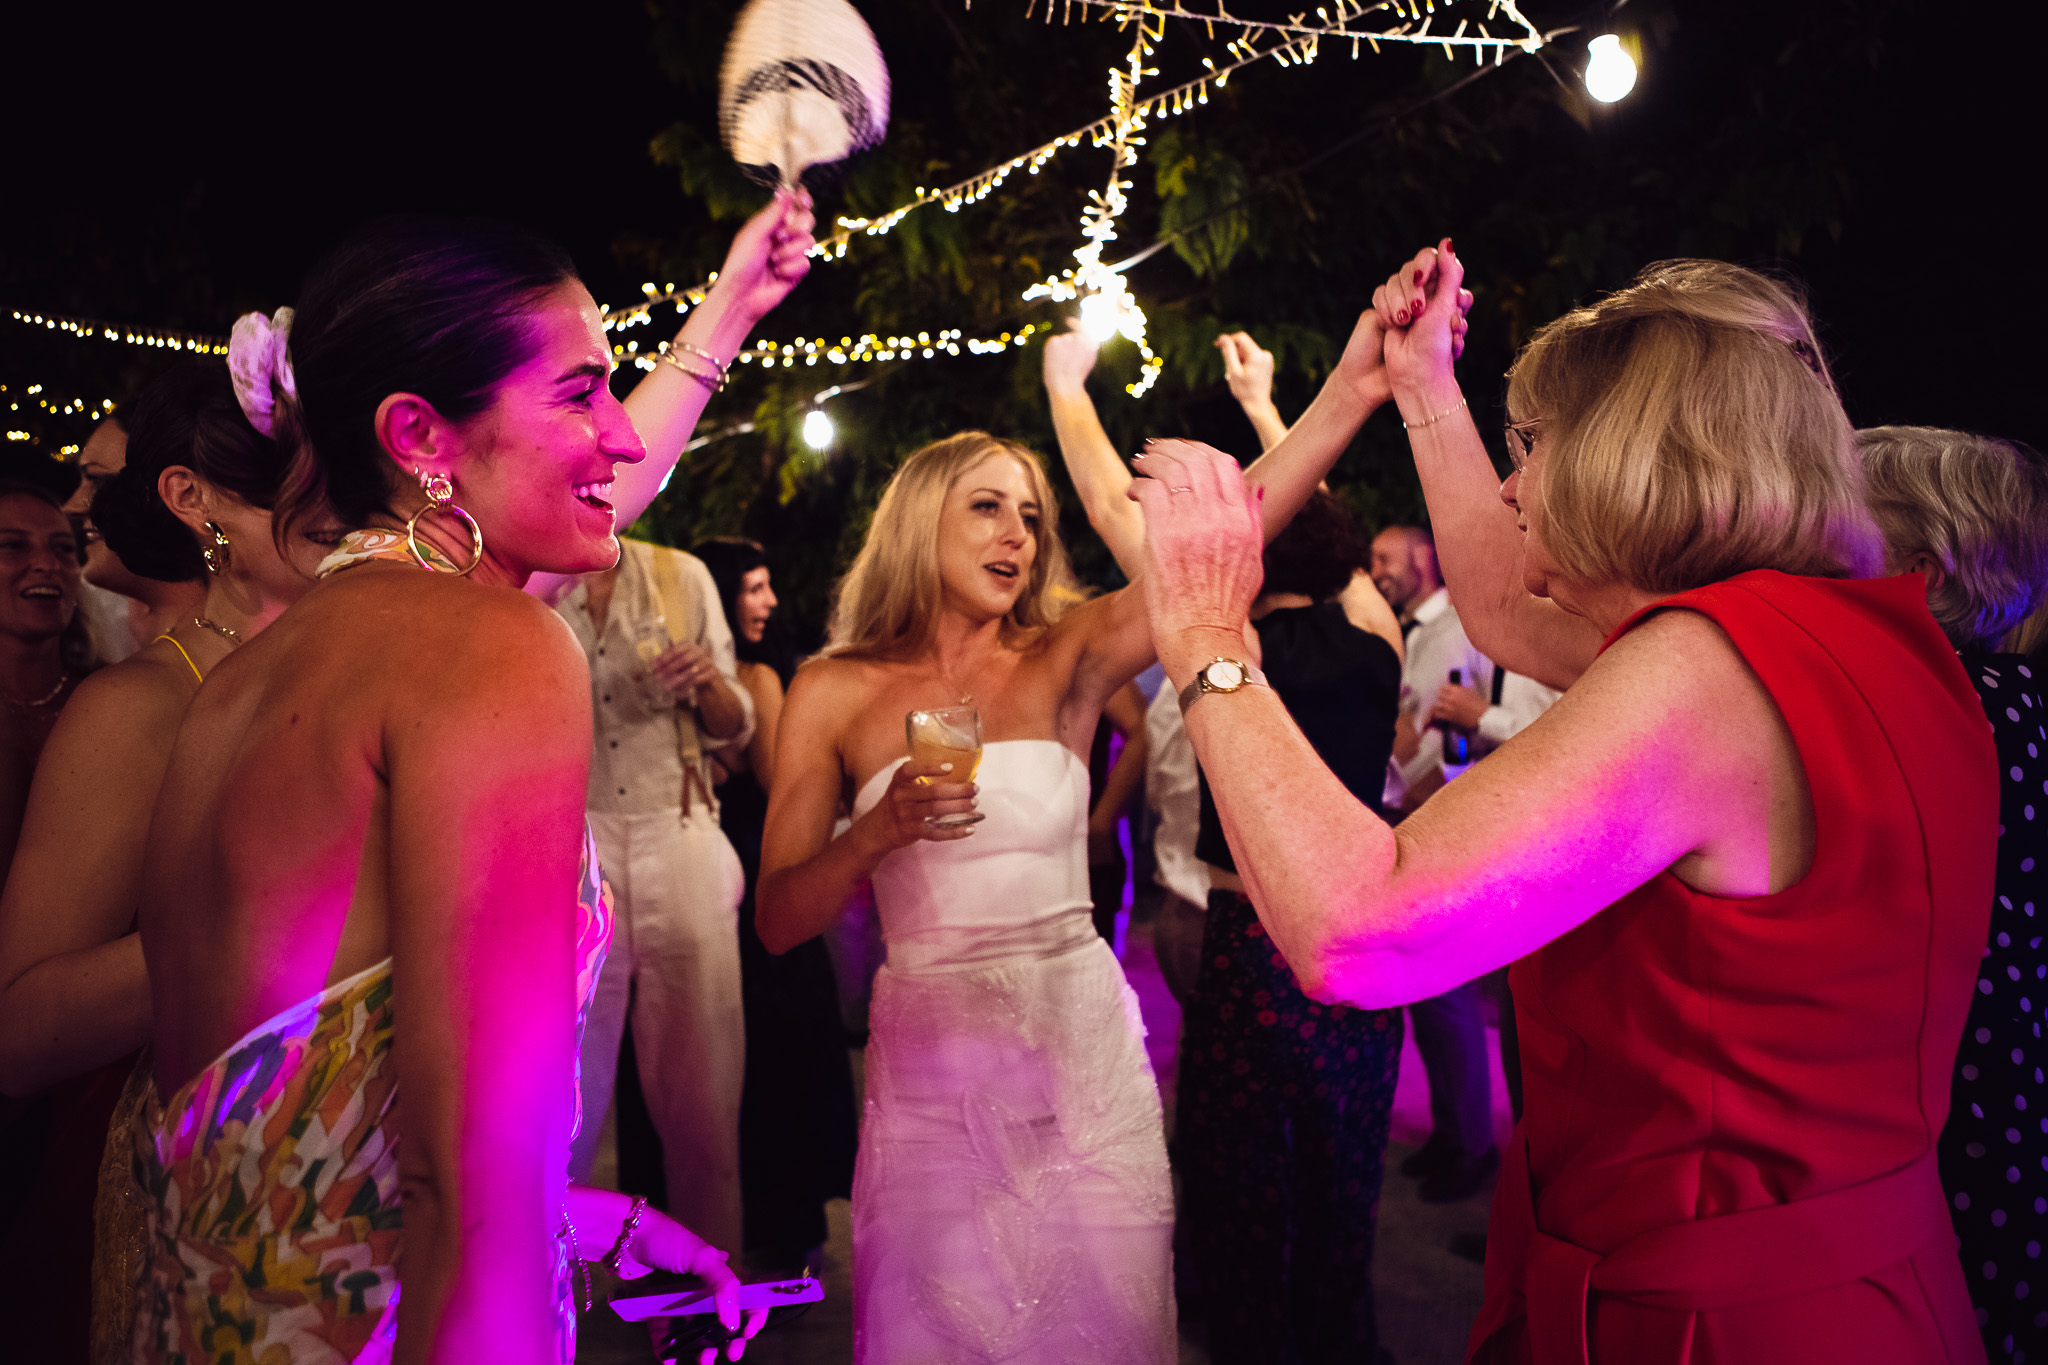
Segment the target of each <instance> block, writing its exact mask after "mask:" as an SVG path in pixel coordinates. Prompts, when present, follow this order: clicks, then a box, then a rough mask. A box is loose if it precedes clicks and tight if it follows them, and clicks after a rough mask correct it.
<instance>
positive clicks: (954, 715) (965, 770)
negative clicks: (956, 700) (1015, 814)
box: [903, 706, 981, 829]
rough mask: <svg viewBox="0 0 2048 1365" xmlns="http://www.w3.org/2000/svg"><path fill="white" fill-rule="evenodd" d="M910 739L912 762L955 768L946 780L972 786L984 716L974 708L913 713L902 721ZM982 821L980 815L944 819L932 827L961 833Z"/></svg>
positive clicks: (972, 813)
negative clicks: (959, 829) (947, 765)
mask: <svg viewBox="0 0 2048 1365" xmlns="http://www.w3.org/2000/svg"><path fill="white" fill-rule="evenodd" d="M903 728H904V730H905V732H906V733H907V734H908V735H909V737H910V761H911V762H912V763H914V764H916V765H917V766H918V767H920V768H936V767H938V766H939V765H940V764H941V763H950V764H952V765H953V771H952V772H951V773H949V774H947V779H948V780H950V781H953V782H972V781H973V780H974V774H975V773H976V772H977V771H978V770H979V769H980V767H981V712H979V711H977V710H975V709H974V708H973V707H972V706H941V707H937V708H935V709H933V710H930V711H912V712H911V713H910V714H909V715H907V716H905V717H904V718H903ZM980 819H981V813H980V812H979V811H967V812H964V813H962V814H959V815H941V816H937V817H935V818H933V819H932V820H931V823H932V825H933V826H935V827H936V828H939V829H958V828H959V827H960V826H962V825H971V824H974V823H975V822H976V821H978V820H980Z"/></svg>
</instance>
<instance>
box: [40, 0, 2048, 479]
mask: <svg viewBox="0 0 2048 1365" xmlns="http://www.w3.org/2000/svg"><path fill="white" fill-rule="evenodd" d="M888 3H890V4H902V5H924V4H927V3H929V4H932V5H943V6H945V7H947V8H948V9H949V10H950V12H951V15H952V17H953V18H954V20H955V21H956V22H958V23H961V24H964V25H970V26H971V25H972V24H974V23H975V22H976V19H977V18H978V11H979V10H980V8H981V7H982V6H993V5H999V4H1006V3H1007V4H1011V5H1015V6H1021V5H1022V3H1023V0H980V4H979V5H977V7H976V11H977V12H967V13H963V12H962V11H961V10H960V9H959V8H958V7H957V5H955V4H953V3H952V0H888ZM1242 8H1244V9H1245V10H1246V12H1260V11H1261V9H1262V7H1259V6H1255V5H1253V4H1251V3H1249V0H1247V3H1246V4H1244V5H1243V6H1242ZM1532 8H1536V9H1537V10H1538V17H1539V18H1540V17H1543V7H1542V6H1541V5H1540V4H1535V5H1532ZM1740 8H1741V10H1742V11H1743V12H1744V13H1747V14H1749V15H1751V16H1752V17H1754V16H1758V15H1768V14H1769V12H1770V10H1769V8H1768V7H1767V6H1766V7H1759V6H1754V5H1748V4H1743V5H1741V6H1740ZM1836 8H1838V9H1840V10H1841V11H1842V12H1843V13H1844V14H1845V15H1851V16H1853V13H1854V11H1855V8H1856V7H1855V6H1854V5H1853V4H1838V5H1837V6H1836ZM1680 9H1681V11H1683V12H1685V13H1686V14H1687V16H1688V17H1687V23H1688V24H1690V25H1691V28H1690V29H1689V30H1687V31H1686V33H1687V38H1686V40H1685V41H1682V42H1680V43H1679V44H1678V45H1677V46H1675V47H1674V48H1672V49H1671V50H1670V51H1669V52H1668V53H1667V54H1666V56H1665V58H1664V61H1665V69H1664V70H1662V71H1659V70H1655V69H1652V70H1650V71H1649V72H1647V73H1646V77H1645V88H1644V95H1646V96H1650V97H1649V98H1639V99H1638V100H1637V103H1636V105H1635V106H1634V107H1630V106H1623V108H1622V110H1621V111H1620V113H1619V115H1618V117H1622V118H1632V119H1636V120H1638V121H1639V125H1640V126H1639V127H1638V128H1637V129H1636V130H1635V131H1634V134H1633V135H1634V136H1638V137H1642V136H1649V137H1656V136H1658V135H1659V129H1660V128H1663V127H1667V126H1669V127H1674V128H1675V127H1676V126H1678V125H1677V123H1675V122H1672V123H1668V124H1667V123H1665V122H1662V120H1675V119H1676V118H1677V117H1678V115H1679V114H1680V112H1682V111H1679V110H1677V109H1675V108H1673V105H1674V104H1675V102H1676V101H1675V99H1674V97H1673V96H1672V95H1671V94H1670V93H1669V92H1670V90H1687V91H1692V92H1697V91H1698V90H1699V89H1700V88H1701V87H1700V82H1701V81H1702V80H1704V79H1706V77H1705V76H1704V75H1703V74H1702V72H1703V71H1704V70H1705V68H1702V70H1701V71H1694V72H1688V71H1686V70H1684V69H1674V68H1683V67H1684V64H1685V63H1686V62H1688V61H1689V60H1691V59H1690V58H1689V57H1688V55H1687V54H1688V51H1689V50H1698V51H1701V52H1705V51H1707V50H1708V49H1710V48H1712V47H1714V46H1715V44H1716V43H1717V42H1718V44H1719V45H1720V49H1721V50H1722V52H1723V53H1724V54H1725V52H1726V50H1727V48H1728V46H1729V45H1730V44H1731V43H1732V44H1737V45H1740V47H1741V49H1742V50H1744V51H1745V52H1747V53H1749V54H1752V56H1751V57H1747V58H1745V60H1748V59H1753V60H1754V61H1755V62H1758V63H1767V62H1771V61H1773V60H1775V55H1774V53H1773V52H1772V50H1771V47H1770V41H1769V33H1768V30H1767V28H1764V29H1741V30H1737V29H1735V28H1734V27H1733V26H1732V21H1731V20H1729V19H1727V18H1726V17H1725V16H1726V15H1728V14H1729V13H1732V11H1730V10H1729V9H1728V8H1727V7H1726V6H1723V5H1712V4H1705V3H1697V4H1689V3H1682V4H1681V5H1680ZM2044 9H2048V7H2043V6H2040V5H2037V4H2028V5H2024V6H2021V5H2016V4H2006V5H1979V6H1972V7H1970V8H1969V9H1967V10H1961V9H1953V8H1951V7H1943V6H1925V7H1922V8H1921V10H1920V11H1919V12H1918V13H1919V15H1920V16H1922V18H1923V19H1924V22H1925V23H1926V24H1927V25H1928V26H1930V28H1929V32H1928V34H1927V35H1926V36H1925V37H1924V38H1923V39H1920V40H1916V41H1915V42H1914V43H1913V44H1910V45H1908V46H1907V47H1906V48H1904V49H1903V50H1902V49H1901V48H1899V47H1897V46H1895V47H1894V49H1893V50H1892V52H1891V54H1890V55H1889V56H1888V57H1887V59H1886V61H1885V62H1884V63H1883V65H1882V67H1881V68H1877V69H1873V71H1872V74H1871V77H1870V79H1869V81H1868V84H1867V87H1866V89H1865V97H1864V98H1863V99H1862V100H1860V101H1858V102H1857V103H1856V104H1855V105H1853V106H1845V107H1843V108H1842V109H1840V110H1839V114H1838V119H1837V122H1836V125H1835V126H1834V127H1833V128H1831V129H1829V130H1828V132H1829V134H1830V135H1831V136H1833V137H1835V138H1836V139H1838V140H1839V141H1840V143H1841V145H1842V146H1843V148H1844V150H1845V155H1846V158H1847V160H1848V162H1849V165H1850V170H1851V174H1852V180H1853V186H1854V189H1853V194H1854V198H1853V203H1852V209H1851V218H1850V224H1849V229H1848V231H1847V233H1846V234H1845V236H1844V238H1843V239H1842V241H1841V242H1840V243H1837V244H1829V245H1827V246H1825V247H1823V248H1819V249H1815V250H1813V251H1811V252H1809V253H1808V254H1807V255H1806V256H1805V257H1803V258H1802V260H1801V261H1800V263H1799V268H1800V270H1801V271H1802V272H1803V273H1805V274H1806V276H1807V277H1808V279H1809V280H1810V281H1811V284H1812V287H1813V292H1814V301H1815V305H1816V311H1817V312H1818V314H1819V316H1820V318H1821V321H1822V323H1823V326H1824V328H1825V331H1826V337H1827V340H1828V342H1829V345H1830V347H1831V349H1832V350H1833V351H1834V352H1835V353H1836V354H1837V356H1838V357H1839V361H1840V370H1841V374H1842V378H1843V383H1844V387H1845V392H1846V395H1847V398H1848V402H1849V406H1850V410H1851V416H1852V417H1853V418H1854V419H1855V420H1857V421H1858V422H1859V423H1860V424H1870V423H1874V422H1878V421H1897V420H1917V421H1923V422H1929V423H1936V424H1947V425H1958V426H1966V427H1972V428H1975V429H1979V430H1988V431H1994V432H1998V433H2001V434H2008V435H2014V436H2019V437H2022V438H2024V439H2028V440H2031V441H2033V442H2034V443H2035V444H2037V445H2042V444H2048V418H2044V417H2043V415H2042V411H2041V409H2042V404H2041V401H2040V399H2039V396H2038V395H2039V392H2040V389H2041V386H2042V370H2043V360H2044V351H2048V348H2044V347H2043V346H2042V345H2041V342H2040V340H2039V335H2040V332H2039V329H2040V326H2041V314H2042V305H2043V304H2044V302H2048V270H2044V265H2043V258H2042V253H2041V250H2040V241H2039V239H2040V236H2041V231H2040V226H2039V224H2040V218H2039V210H2038V209H2037V208H2036V207H2035V206H2034V195H2035V193H2036V191H2034V190H2033V184H2032V182H2034V181H2037V180H2038V179H2039V178H2040V167H2041V165H2042V163H2043V157H2042V154H2041V137H2040V134H2041V130H2042V118H2041V115H2040V112H2039V104H2038V93H2037V92H2038V90H2039V78H2038V75H2037V74H2036V61H2037V56H2038V51H2039V46H2040V43H2039V40H2040V38H2041V37H2042V14H2043V11H2044ZM1954 16H1961V17H1954ZM933 22H935V23H936V22H937V18H936V15H935V16H934V20H933ZM1957 23H1968V24H1969V25H1970V26H1971V31H1970V32H1969V33H1967V34H1955V33H1949V34H1944V33H1943V32H1942V31H1941V30H1940V28H1938V27H1936V26H1940V25H1953V24H1957ZM1717 24H1719V25H1720V27H1719V28H1718V29H1717V28H1716V27H1715V26H1716V25H1717ZM650 34H651V26H650V23H649V21H648V18H647V16H646V13H645V11H644V9H643V8H642V6H641V5H640V4H638V3H634V2H633V0H579V3H576V4H573V5H560V6H556V7H553V8H552V9H542V8H538V7H526V8H509V7H497V6H483V5H456V4H446V3H437V2H436V0H419V3H416V4H412V5H402V6H393V5H383V4H366V5H348V6H338V5H337V6H319V7H314V6H289V5H269V6H262V7H255V6H246V5H232V6H231V5H212V6H209V5H192V6H175V7H174V6H155V7H151V8H148V9H145V10H140V11H138V12H135V13H133V14H118V13H116V12H114V11H112V10H110V9H108V8H106V7H103V6H100V5H93V4H86V3H80V2H78V0H72V2H71V3H55V2H54V0H17V2H16V3H14V4H12V5H10V6H9V7H8V10H7V13H6V16H5V17H4V18H0V110H4V115H0V127H5V128H6V129H7V130H8V132H9V134H10V136H9V139H8V148H7V151H8V158H9V162H8V165H7V167H6V170H5V172H4V181H0V183H4V184H5V186H6V191H5V194H4V197H0V308H8V307H21V306H28V307H34V308H42V309H49V310H61V311H66V312H74V313H82V314H86V315H90V316H98V317H106V318H113V319H117V320H122V321H135V322H152V323H160V324H166V325H184V326H189V327H195V328H205V329H207V330H220V329H222V328H223V327H224V324H225V322H226V321H227V320H228V319H229V318H231V317H232V315H233V314H234V313H235V312H236V311H239V310H242V309H245V308H254V307H259V306H260V307H264V308H266V309H267V308H271V307H275V306H277V305H278V304H280V303H282V302H285V301H287V300H288V299H289V298H290V297H291V296H292V294H293V293H294V292H295V288H296V284H297V281H298V278H299V276H300V275H301V274H302V272H303V271H304V269H305V268H306V266H307V265H308V264H309V263H310V262H311V261H312V260H313V259H314V258H315V257H317V255H318V254H319V253H320V252H321V251H322V250H324V249H325V248H326V247H327V246H329V245H331V244H332V243H333V242H335V241H336V240H338V239H339V238H340V237H341V236H342V235H344V234H345V233H347V232H348V231H349V230H350V229H351V228H353V227H354V226H356V225H357V224H359V223H360V222H361V221H362V220H363V219H365V218H367V217H369V216H371V215H372V214H375V213H377V212H381V211H387V210H390V209H393V208H400V207H406V208H424V209H444V210H456V211H467V212H484V213H492V214H497V215H502V216H507V217H512V218H517V219H520V220H523V221H525V222H528V223H531V224H533V225H534V226H536V227H539V228H541V229H543V230H545V231H548V232H550V233H552V234H554V235H555V236H557V237H558V238H560V239H561V240H562V241H563V242H564V243H565V245H567V246H568V247H569V248H570V250H571V252H572V254H574V255H575V257H576V258H577V260H578V262H579V263H580V264H581V265H582V267H583V268H584V270H585V272H586V275H587V277H588V278H589V282H590V283H591V285H592V287H593V291H594V292H595V293H596V294H597V295H598V297H599V298H600V299H602V300H606V301H612V302H616V301H620V300H623V299H624V298H625V297H626V296H627V295H628V294H629V293H630V292H631V291H632V290H633V288H634V287H635V285H636V284H637V282H638V279H639V278H640V277H639V275H638V274H630V275H629V274H627V273H625V272H623V271H621V270H620V269H619V268H618V267H616V266H615V265H614V263H613V262H612V259H611V255H610V250H609V248H610V244H611V243H612V242H613V241H614V240H615V239H616V238H617V237H618V236H619V235H620V234H621V233H624V232H638V233H647V234H661V233H664V232H673V231H674V230H675V229H676V228H677V227H679V226H685V225H689V224H692V223H698V222H701V221H703V217H702V213H701V211H700V210H698V209H696V208H695V207H694V206H692V205H691V204H690V203H689V202H688V201H687V200H686V199H685V197H684V195H683V194H682V192H681V190H680V189H679V187H678V185H677V183H676V179H675V177H674V175H673V173H671V172H669V171H667V170H664V169H661V168H657V167H656V166H654V165H653V164H652V162H651V161H650V159H649V158H648V156H647V154H646V145H647V141H648V139H649V137H650V136H652V135H653V134H654V133H655V132H656V131H658V130H659V129H660V128H661V127H663V126H664V125H665V124H666V123H667V122H668V121H670V120H671V119H673V118H675V117H677V116H678V114H679V113H680V112H682V111H684V110H685V109H687V108H689V107H690V106H689V104H688V102H687V100H686V98H685V96H684V95H683V94H682V93H681V92H680V91H679V90H678V89H677V88H676V87H674V86H672V85H671V84H669V83H668V82H667V81H666V80H665V79H664V78H663V77H662V76H661V74H660V73H659V71H658V69H657V67H656V64H655V59H654V55H653V52H652V48H651V43H650ZM1979 35H1983V36H1979ZM1689 44H1696V48H1689V46H1688V45H1689ZM1702 60H1704V59H1702ZM1716 72H1717V74H1716V75H1715V76H1714V77H1713V79H1715V80H1732V81H1733V82H1734V83H1736V84H1738V85H1739V83H1740V72H1739V70H1736V71H1735V72H1734V73H1733V75H1732V76H1731V75H1729V74H1728V69H1727V68H1726V66H1725V64H1724V65H1723V66H1722V67H1720V68H1716ZM1688 75H1690V76H1691V77H1692V84H1690V85H1688V84H1687V80H1686V78H1687V77H1688ZM916 78H917V73H915V72H898V74H897V79H898V81H899V83H900V82H902V81H903V80H906V79H916ZM1265 79H1268V80H1276V79H1277V78H1275V77H1273V76H1270V75H1269V76H1266V77H1265ZM1658 81H1667V82H1670V83H1671V84H1670V86H1669V87H1668V89H1667V91H1666V92H1665V94H1664V95H1663V97H1662V99H1661V103H1660V99H1659V98H1657V97H1656V96H1655V92H1654V85H1655V83H1656V82H1658ZM1693 97H1695V96H1694V94H1690V93H1689V94H1688V95H1687V96H1686V98H1693ZM1090 112H1092V111H1082V110H1076V111H1074V114H1075V117H1073V118H1072V119H1071V120H1066V121H1067V122H1071V123H1079V122H1081V121H1083V117H1084V116H1085V114H1087V113H1090ZM1033 121H1034V122H1036V119H1035V118H1034V120H1033ZM1020 150H1021V148H1020ZM1666 151H1667V154H1668V155H1669V156H1670V157H1671V158H1673V159H1674V161H1676V162H1679V163H1681V164H1682V162H1683V159H1684V158H1685V157H1686V156H1687V154H1688V149H1687V147H1686V146H1685V145H1683V140H1682V139H1681V138H1679V137H1677V136H1673V137H1672V139H1671V145H1670V146H1669V147H1668V149H1666ZM1451 230H1452V231H1453V232H1454V233H1455V225H1453V226H1452V228H1451ZM1361 292H1362V291H1361ZM13 326H14V325H13V324H11V323H9V322H7V321H6V320H5V319H4V318H0V327H6V328H10V329H12V328H13ZM19 330H20V331H23V332H25V331H26V329H19ZM28 340H30V341H33V340H34V339H33V338H30V339H28ZM35 344H36V345H41V344H43V343H42V342H40V341H36V342H35ZM48 344H52V345H54V344H58V343H56V342H54V341H52V342H50V343H48ZM68 344H84V343H68ZM91 344H94V345H97V344H100V343H91ZM36 363H37V359H36V353H35V352H34V351H33V350H32V349H30V348H27V341H25V340H24V338H23V337H21V336H20V335H18V334H14V335H9V336H7V337H6V338H5V339H4V340H0V369H4V370H7V371H13V370H16V369H18V368H21V367H24V366H30V365H34V364H36ZM29 377H30V376H29V375H27V374H14V373H6V374H0V381H14V380H26V379H28V378H29Z"/></svg>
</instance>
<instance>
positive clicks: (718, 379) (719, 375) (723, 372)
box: [661, 337, 732, 393]
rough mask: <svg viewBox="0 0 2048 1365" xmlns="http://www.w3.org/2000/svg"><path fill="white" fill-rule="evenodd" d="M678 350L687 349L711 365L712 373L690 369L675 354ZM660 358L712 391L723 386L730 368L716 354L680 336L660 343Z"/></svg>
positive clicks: (715, 391)
mask: <svg viewBox="0 0 2048 1365" xmlns="http://www.w3.org/2000/svg"><path fill="white" fill-rule="evenodd" d="M678 351H688V352H689V353H690V354H691V355H693V356H696V357H698V358H699V359H701V360H703V361H704V362H705V363H706V364H708V365H710V366H711V369H712V373H710V374H706V373H704V371H702V370H698V369H692V368H691V367H690V366H688V365H685V364H684V363H683V361H682V357H681V356H679V355H678V354H677V352H678ZM661 358H662V359H663V360H664V361H666V362H667V363H669V364H671V365H673V366H675V367H676V368H677V369H679V370H681V371H682V372H683V373H684V374H686V375H688V376H690V378H692V379H694V380H696V381H697V382H698V383H699V384H702V385H703V386H704V387H705V388H707V389H709V390H710V391H711V392H713V393H717V392H718V391H719V390H720V389H722V388H724V387H725V382H726V379H727V377H728V372H729V371H730V370H731V368H732V367H731V366H730V365H729V364H727V363H726V362H724V361H721V360H720V359H719V358H718V357H717V356H715V355H713V354H711V352H709V351H707V350H705V349H704V348H703V347H702V346H693V345H691V344H690V343H689V342H687V341H684V340H683V339H682V338H681V337H677V338H676V339H675V340H674V341H664V342H663V343H662V344H661Z"/></svg>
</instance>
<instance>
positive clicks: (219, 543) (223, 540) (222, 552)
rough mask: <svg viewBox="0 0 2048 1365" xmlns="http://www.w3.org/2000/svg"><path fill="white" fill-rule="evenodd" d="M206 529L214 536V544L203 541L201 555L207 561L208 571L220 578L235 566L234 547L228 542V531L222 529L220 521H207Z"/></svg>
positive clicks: (200, 547) (200, 548) (200, 549)
mask: <svg viewBox="0 0 2048 1365" xmlns="http://www.w3.org/2000/svg"><path fill="white" fill-rule="evenodd" d="M206 531H207V534H208V535H210V536H212V537H213V544H211V545H207V544H205V543H203V542H202V543H201V544H200V546H199V557H200V558H201V559H203V560H205V561H206V571H207V572H208V573H210V574H212V575H214V576H215V577H216V578H218V577H219V576H220V575H221V574H224V573H226V572H227V571H228V570H229V569H230V568H233V567H234V563H235V554H234V548H233V547H232V546H231V545H229V544H228V533H227V532H226V531H223V530H221V528H220V523H219V522H217V521H209V522H207V523H206Z"/></svg>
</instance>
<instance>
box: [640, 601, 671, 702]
mask: <svg viewBox="0 0 2048 1365" xmlns="http://www.w3.org/2000/svg"><path fill="white" fill-rule="evenodd" d="M669 644H670V640H669V638H668V622H667V621H665V620H664V619H662V618H661V617H659V616H657V617H655V618H653V619H652V620H650V621H646V622H643V623H642V624H641V625H640V626H639V627H638V628H637V629H636V630H634V632H633V657H634V658H635V659H636V660H638V661H639V664H640V694H641V696H642V697H643V698H645V699H646V702H647V709H648V710H650V711H668V710H672V709H674V707H675V704H676V696H675V693H673V692H671V691H669V690H668V689H667V688H666V687H663V686H662V685H661V679H660V678H657V677H656V676H655V675H654V661H655V660H656V659H659V658H660V657H661V656H662V655H663V654H665V653H667V652H668V647H669Z"/></svg>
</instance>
